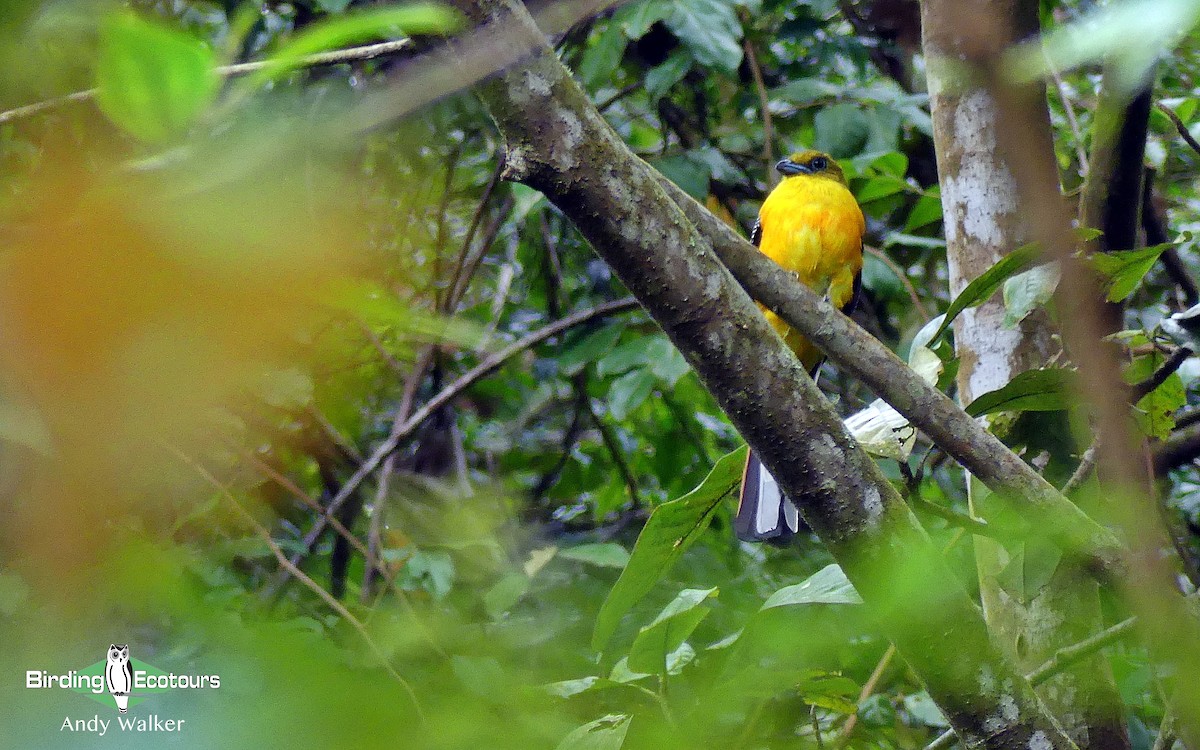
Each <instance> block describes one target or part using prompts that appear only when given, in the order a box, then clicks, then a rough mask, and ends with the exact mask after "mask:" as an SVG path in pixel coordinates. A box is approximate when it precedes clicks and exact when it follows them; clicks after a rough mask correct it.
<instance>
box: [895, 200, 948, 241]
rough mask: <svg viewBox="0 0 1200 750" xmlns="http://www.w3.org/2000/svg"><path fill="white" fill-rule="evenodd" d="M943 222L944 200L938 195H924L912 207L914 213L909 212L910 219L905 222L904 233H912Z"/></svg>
mask: <svg viewBox="0 0 1200 750" xmlns="http://www.w3.org/2000/svg"><path fill="white" fill-rule="evenodd" d="M941 220H942V199H941V198H940V197H939V196H937V195H922V196H921V197H920V199H919V200H917V202H916V204H915V205H914V206H913V207H912V211H909V212H908V218H907V219H906V220H905V221H904V231H905V232H911V231H913V230H914V229H920V228H921V227H924V226H928V225H930V224H932V223H934V222H935V221H941Z"/></svg>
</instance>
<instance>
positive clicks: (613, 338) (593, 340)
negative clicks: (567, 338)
mask: <svg viewBox="0 0 1200 750" xmlns="http://www.w3.org/2000/svg"><path fill="white" fill-rule="evenodd" d="M624 330H625V324H624V323H622V322H614V323H609V324H608V325H605V326H604V327H603V328H598V329H596V330H595V331H592V332H591V333H589V334H588V335H586V336H584V337H583V338H582V339H580V340H579V341H576V342H575V343H574V344H572V345H570V346H569V347H567V348H566V349H565V350H564V351H563V353H562V354H561V355H560V356H559V357H558V369H559V372H561V373H562V374H564V375H567V376H571V375H577V374H578V373H579V371H580V370H582V369H583V368H584V367H586V366H587V365H588V364H590V363H592V362H598V361H599V360H600V359H601V357H603V356H604V355H605V354H606V353H607V352H608V351H609V350H611V349H612V348H613V346H614V345H616V343H617V339H619V338H621V333H622V332H623V331H624Z"/></svg>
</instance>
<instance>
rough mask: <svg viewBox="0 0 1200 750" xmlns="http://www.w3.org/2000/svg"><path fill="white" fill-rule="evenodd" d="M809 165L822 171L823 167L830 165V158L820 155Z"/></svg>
mask: <svg viewBox="0 0 1200 750" xmlns="http://www.w3.org/2000/svg"><path fill="white" fill-rule="evenodd" d="M808 166H810V167H812V169H813V170H814V171H817V172H820V171H821V170H822V169H825V168H826V167H828V166H829V160H828V159H826V158H825V157H824V156H818V157H816V158H815V159H813V160H812V161H810V162H809V163H808Z"/></svg>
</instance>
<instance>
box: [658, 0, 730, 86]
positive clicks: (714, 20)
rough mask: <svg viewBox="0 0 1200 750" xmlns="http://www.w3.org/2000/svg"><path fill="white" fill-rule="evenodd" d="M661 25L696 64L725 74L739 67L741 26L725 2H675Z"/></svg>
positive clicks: (726, 1)
mask: <svg viewBox="0 0 1200 750" xmlns="http://www.w3.org/2000/svg"><path fill="white" fill-rule="evenodd" d="M663 23H664V24H666V27H667V28H668V29H670V30H671V32H672V33H674V34H675V36H677V37H679V40H680V41H681V42H683V45H684V46H685V47H687V49H688V51H689V52H691V53H692V57H694V58H696V62H698V63H700V64H701V65H704V66H706V67H709V68H715V69H717V70H720V71H723V72H725V73H734V72H736V71H737V69H738V66H740V65H741V64H742V45H741V43H740V42H741V39H742V24H741V22H739V21H738V17H737V13H736V11H735V10H734V3H730V2H728V0H675V2H674V3H672V4H671V11H670V13H669V14H668V15H667V16H666V17H665V18H664V19H663Z"/></svg>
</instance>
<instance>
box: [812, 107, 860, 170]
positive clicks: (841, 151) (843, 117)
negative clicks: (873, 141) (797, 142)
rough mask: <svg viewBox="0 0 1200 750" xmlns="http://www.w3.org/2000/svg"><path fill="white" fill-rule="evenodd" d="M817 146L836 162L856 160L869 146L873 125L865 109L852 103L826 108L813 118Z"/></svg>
mask: <svg viewBox="0 0 1200 750" xmlns="http://www.w3.org/2000/svg"><path fill="white" fill-rule="evenodd" d="M813 126H814V127H815V128H816V134H815V136H814V140H815V144H814V145H815V146H816V147H817V148H818V149H820V150H821V151H824V152H826V153H828V154H830V155H831V156H833V157H834V158H835V159H846V158H849V157H851V156H854V155H855V154H857V153H858V152H859V151H862V150H863V147H864V146H866V144H867V139H868V138H870V136H871V123H870V122H868V121H867V116H866V114H864V113H863V111H862V108H861V107H859V106H858V105H855V104H851V103H850V102H838V103H837V104H831V105H830V106H828V107H825V108H824V109H822V110H821V111H819V112H817V114H816V115H815V116H814V117H813Z"/></svg>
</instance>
